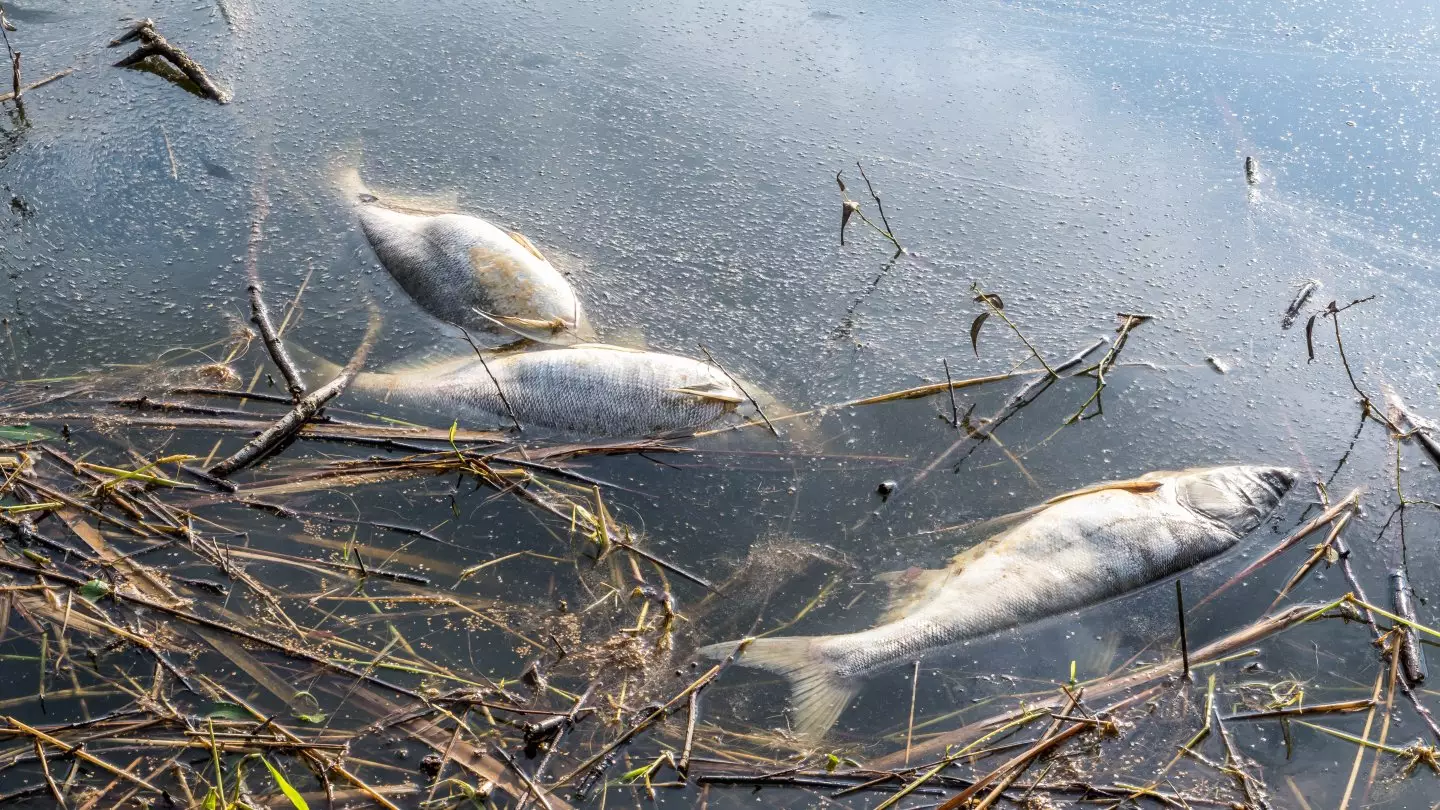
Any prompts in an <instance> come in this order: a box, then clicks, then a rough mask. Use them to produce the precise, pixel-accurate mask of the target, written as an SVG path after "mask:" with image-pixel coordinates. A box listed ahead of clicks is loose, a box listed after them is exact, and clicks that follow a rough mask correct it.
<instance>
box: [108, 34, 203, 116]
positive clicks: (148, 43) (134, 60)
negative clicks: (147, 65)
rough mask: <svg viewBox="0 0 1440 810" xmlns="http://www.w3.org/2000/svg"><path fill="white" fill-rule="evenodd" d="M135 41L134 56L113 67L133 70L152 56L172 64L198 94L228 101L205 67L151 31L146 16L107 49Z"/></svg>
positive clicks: (112, 41)
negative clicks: (136, 46) (138, 45)
mask: <svg viewBox="0 0 1440 810" xmlns="http://www.w3.org/2000/svg"><path fill="white" fill-rule="evenodd" d="M136 40H139V42H140V47H139V48H137V49H136V50H135V52H134V53H132V54H130V55H129V56H127V57H125V58H124V59H121V60H120V61H119V62H116V63H115V67H133V66H136V65H139V64H140V63H141V62H144V61H145V60H146V59H149V58H150V57H152V56H158V57H160V58H161V59H164V60H166V61H168V62H169V63H170V64H171V65H174V66H175V67H176V68H177V69H178V70H179V71H180V72H181V73H182V74H184V77H185V78H186V79H189V80H190V81H191V82H192V83H194V85H195V88H196V90H197V91H198V92H199V93H200V95H202V96H204V97H205V98H208V99H210V100H211V101H216V102H219V103H221V104H228V103H229V102H230V94H229V93H227V92H225V91H224V90H222V89H220V86H219V85H217V84H215V82H214V81H213V80H211V78H210V74H208V73H206V72H205V68H203V67H201V66H200V63H199V62H196V61H195V60H194V59H192V58H190V55H189V54H187V53H185V51H184V50H183V49H181V48H180V47H178V46H176V45H174V44H172V43H171V42H170V41H169V40H167V39H165V37H163V36H161V35H160V32H158V31H156V30H155V21H154V20H152V19H149V18H148V17H147V18H146V19H143V20H141V21H140V22H138V23H135V25H134V26H132V27H131V28H130V30H129V31H127V32H125V33H124V34H122V35H121V36H120V37H118V38H116V39H114V40H111V42H110V47H112V48H115V47H118V46H120V45H124V44H125V43H127V42H134V41H136Z"/></svg>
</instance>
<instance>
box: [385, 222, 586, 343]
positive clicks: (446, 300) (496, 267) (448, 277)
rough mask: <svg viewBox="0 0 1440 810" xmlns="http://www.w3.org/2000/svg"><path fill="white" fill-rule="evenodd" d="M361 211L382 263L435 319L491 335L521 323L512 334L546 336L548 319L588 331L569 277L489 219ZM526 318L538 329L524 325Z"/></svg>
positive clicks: (569, 328) (566, 327) (512, 329)
mask: <svg viewBox="0 0 1440 810" xmlns="http://www.w3.org/2000/svg"><path fill="white" fill-rule="evenodd" d="M359 213H360V224H361V227H362V229H363V230H364V232H365V237H366V239H367V240H368V241H369V242H370V246H371V247H372V248H373V249H374V250H375V255H376V256H377V257H379V259H380V263H381V264H383V265H384V266H385V269H386V270H388V271H389V272H390V275H391V276H393V277H394V278H395V280H396V282H397V283H399V284H400V286H401V288H403V289H404V290H405V292H406V293H408V294H409V295H410V297H411V298H413V299H415V302H416V303H418V304H419V305H420V306H421V307H422V308H423V309H425V311H427V312H429V313H430V314H432V315H434V316H435V317H437V318H439V319H441V320H443V321H447V322H449V323H453V324H458V325H460V326H464V327H466V328H467V329H475V330H479V331H483V332H487V333H493V332H496V331H497V330H500V331H504V330H501V329H500V327H499V325H498V324H496V323H495V321H494V320H492V319H495V320H499V321H501V323H506V322H507V319H508V321H510V322H515V323H516V324H517V325H516V326H515V327H513V328H511V329H510V331H514V332H515V333H517V334H523V335H524V336H526V337H531V336H532V334H536V333H538V332H542V331H543V328H542V327H539V326H538V324H542V323H546V322H549V323H554V324H557V325H558V327H559V328H560V329H563V330H569V331H574V332H577V333H581V334H588V333H589V324H588V321H587V319H586V316H585V313H584V310H583V308H582V307H581V305H580V302H579V300H578V299H577V298H576V296H575V291H574V289H573V288H572V287H571V286H570V282H569V280H567V279H566V278H565V276H564V275H562V274H561V273H560V271H559V270H556V269H555V267H554V266H553V265H551V264H550V263H549V262H548V261H545V260H544V259H542V258H540V257H539V256H537V255H535V254H534V253H533V252H531V251H530V250H528V249H527V248H526V247H525V246H524V245H522V244H521V243H520V242H519V241H517V240H516V239H515V238H514V237H513V236H511V235H510V234H508V233H506V232H505V231H502V230H501V229H499V228H498V227H496V226H494V225H492V224H490V223H489V222H486V221H485V220H483V219H480V218H478V217H472V216H467V215H464V214H441V215H438V216H419V215H414V214H406V213H401V212H399V211H391V210H389V209H386V208H382V207H379V206H375V205H365V206H361V208H360V212H359ZM476 310H479V312H477V311H476ZM481 313H484V314H481ZM487 315H488V316H489V317H488V318H487V317H486V316H487ZM520 321H532V322H534V324H531V325H530V326H529V328H526V327H525V326H520V325H518V324H519V322H520Z"/></svg>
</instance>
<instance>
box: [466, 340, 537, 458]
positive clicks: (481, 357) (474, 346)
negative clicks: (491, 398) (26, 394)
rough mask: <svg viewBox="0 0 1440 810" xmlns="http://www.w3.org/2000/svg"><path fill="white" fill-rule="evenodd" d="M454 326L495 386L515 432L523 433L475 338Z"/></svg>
mask: <svg viewBox="0 0 1440 810" xmlns="http://www.w3.org/2000/svg"><path fill="white" fill-rule="evenodd" d="M454 326H455V328H456V329H459V330H460V333H461V334H462V335H464V336H465V342H466V343H469V344H470V348H472V349H474V350H475V357H476V358H477V359H478V360H479V361H480V367H481V368H483V369H485V376H487V377H489V378H490V383H491V385H494V386H495V393H497V394H499V395H500V404H501V405H504V406H505V413H506V415H507V416H509V417H510V421H511V422H514V423H515V432H516V433H524V432H525V428H524V427H521V425H520V419H519V418H518V417H516V416H515V409H514V408H512V407H510V400H509V399H508V398H507V397H506V396H505V389H504V388H501V387H500V381H499V380H498V379H496V378H495V374H494V373H493V372H492V371H490V364H489V363H488V362H486V360H485V353H484V352H482V351H480V346H479V344H477V343H476V342H475V338H473V337H471V336H470V330H469V329H466V328H465V327H463V326H461V325H460V324H458V323H457V324H454Z"/></svg>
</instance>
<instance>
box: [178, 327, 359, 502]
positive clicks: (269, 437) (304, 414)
mask: <svg viewBox="0 0 1440 810" xmlns="http://www.w3.org/2000/svg"><path fill="white" fill-rule="evenodd" d="M379 331H380V316H379V314H378V313H376V312H374V311H372V312H371V313H370V323H369V326H368V327H367V328H366V330H365V337H364V339H362V340H361V341H360V345H359V346H358V347H356V349H355V354H353V355H352V356H351V357H350V362H348V363H346V364H345V368H343V369H341V370H340V374H339V375H338V376H336V377H335V379H333V380H331V381H330V382H328V383H326V384H325V385H323V386H321V387H319V388H317V389H315V391H314V392H313V393H311V394H309V395H308V396H306V397H305V398H304V399H301V400H300V401H299V402H298V403H296V404H295V407H294V408H293V409H292V410H291V411H290V412H289V413H287V414H285V415H284V416H282V417H280V420H279V421H277V422H276V423H275V424H273V425H271V426H270V427H269V428H266V429H265V431H264V432H262V433H261V434H260V435H259V436H256V437H255V438H253V439H251V440H250V441H249V442H247V443H246V444H245V446H244V447H241V448H240V449H239V450H237V451H235V453H234V454H233V455H231V456H230V457H229V458H226V459H223V460H221V461H219V462H217V463H216V464H215V465H214V466H213V467H211V468H210V469H208V470H206V472H207V473H209V474H210V475H213V476H215V477H216V478H227V477H229V476H231V475H233V474H235V473H236V472H238V471H240V470H243V469H245V468H246V467H248V466H250V465H251V464H254V463H255V462H257V461H259V460H260V459H262V458H264V457H265V456H268V455H270V454H271V453H273V452H275V450H276V449H278V448H279V447H281V446H282V445H284V444H286V443H288V442H289V441H290V440H291V439H293V438H294V437H295V434H296V433H298V432H299V431H300V428H302V427H304V426H305V423H306V422H309V421H310V420H311V419H312V418H313V417H314V416H315V414H316V413H318V412H319V410H320V409H321V408H322V407H324V405H325V403H327V402H329V401H330V400H332V399H334V398H335V397H336V396H339V394H340V393H341V392H342V391H344V390H345V388H346V387H348V386H349V385H350V381H351V380H353V379H355V375H356V374H358V373H359V372H360V367H361V366H363V365H365V361H366V359H368V358H369V356H370V349H371V347H372V346H374V345H375V335H376V334H377V333H379Z"/></svg>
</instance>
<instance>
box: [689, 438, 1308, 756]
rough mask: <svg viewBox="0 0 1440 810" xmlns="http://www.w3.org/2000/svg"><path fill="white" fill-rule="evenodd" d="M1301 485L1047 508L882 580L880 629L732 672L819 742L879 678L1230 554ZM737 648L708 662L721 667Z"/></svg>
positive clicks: (1163, 484) (1283, 476)
mask: <svg viewBox="0 0 1440 810" xmlns="http://www.w3.org/2000/svg"><path fill="white" fill-rule="evenodd" d="M1294 482H1295V474H1294V473H1293V472H1292V471H1290V470H1287V469H1283V468H1280V467H1260V466H1233V467H1213V468H1208V469H1195V470H1186V471H1181V472H1153V473H1149V474H1147V475H1144V476H1142V477H1140V478H1138V479H1135V480H1132V481H1121V482H1112V483H1107V484H1098V485H1095V486H1091V487H1087V488H1085V489H1081V490H1077V491H1075V492H1071V493H1067V494H1065V495H1061V496H1059V497H1057V498H1052V499H1051V500H1049V501H1047V502H1046V503H1044V504H1041V505H1040V506H1039V507H1036V508H1035V509H1034V510H1031V511H1030V512H1029V513H1027V514H1026V516H1025V518H1024V520H1023V522H1021V523H1019V524H1017V525H1014V526H1012V527H1011V528H1009V529H1007V530H1005V531H1003V532H1001V533H999V534H997V535H995V536H993V537H991V538H990V539H988V540H985V541H984V542H982V543H980V544H978V545H976V546H974V547H972V548H969V549H966V550H965V551H963V552H961V553H960V554H958V555H957V556H956V557H955V558H954V560H953V561H952V562H951V563H950V565H949V566H948V567H947V568H945V569H942V570H938V571H931V570H922V569H911V570H910V571H906V572H902V573H899V574H890V575H883V576H882V577H881V579H883V580H884V581H886V582H888V583H889V584H890V587H891V601H890V606H889V609H888V610H887V611H886V613H885V615H884V616H883V617H882V618H881V621H882V624H880V625H879V626H877V627H874V628H872V629H870V630H865V631H862V632H858V633H848V634H844V635H833V636H812V637H802V636H794V637H788V638H786V637H781V638H760V639H755V640H754V641H752V642H751V643H750V645H749V646H748V647H747V648H746V649H745V650H744V652H743V654H742V655H741V657H740V658H739V660H738V661H737V663H739V664H740V665H742V666H749V667H758V668H760V669H765V670H769V671H771V672H776V673H779V674H781V675H784V676H785V677H786V678H787V679H788V680H789V681H790V684H791V689H792V693H791V702H792V704H793V710H794V721H795V722H794V726H795V729H796V730H797V732H798V733H799V734H800V735H801V736H804V737H807V738H810V739H819V738H820V737H823V736H824V734H825V732H826V731H828V730H829V729H830V727H831V726H832V725H834V723H835V721H836V720H837V719H838V718H839V716H840V712H841V711H843V710H844V708H845V706H846V705H847V704H848V703H849V702H850V700H851V698H853V697H854V696H855V694H856V693H857V692H858V691H859V690H860V687H861V685H862V684H863V683H864V681H865V679H866V678H868V677H869V676H871V675H874V674H875V673H878V672H881V671H884V670H887V669H890V668H893V667H896V666H899V665H902V664H905V663H908V662H911V661H915V660H916V659H918V658H920V657H921V656H924V655H927V654H930V653H934V652H936V651H939V650H943V649H944V648H946V647H950V646H951V645H955V644H959V643H961V642H965V641H969V640H971V639H976V638H981V637H984V636H988V635H991V634H994V633H997V632H1000V631H1002V630H1007V629H1010V628H1013V627H1017V626H1019V625H1023V624H1028V623H1030V622H1035V621H1039V620H1041V619H1046V618H1050V617H1053V616H1059V615H1062V614H1065V613H1069V612H1071V611H1075V610H1080V609H1082V608H1086V607H1090V606H1092V605H1096V604H1099V603H1101V602H1104V601H1106V600H1108V599H1112V598H1114V597H1117V596H1120V595H1122V594H1126V593H1129V592H1131V591H1134V590H1137V589H1139V588H1142V587H1145V586H1146V585H1151V584H1154V583H1156V582H1159V581H1161V580H1164V579H1165V578H1167V577H1170V576H1173V575H1175V574H1178V573H1180V572H1181V571H1184V570H1185V569H1187V568H1189V567H1191V566H1193V565H1197V564H1199V563H1201V562H1204V561H1205V560H1208V559H1210V558H1212V557H1215V556H1216V555H1218V554H1221V553H1222V552H1224V551H1226V550H1228V549H1230V548H1231V547H1233V546H1234V545H1235V544H1236V543H1238V542H1239V541H1240V538H1241V537H1243V536H1245V535H1246V534H1247V533H1249V532H1250V531H1251V530H1253V529H1254V528H1255V527H1257V526H1259V525H1260V523H1261V522H1262V521H1263V520H1265V518H1266V516H1268V515H1269V514H1270V513H1271V511H1273V510H1274V508H1275V506H1276V505H1277V504H1279V503H1280V500H1281V498H1283V497H1284V496H1285V493H1286V492H1288V491H1289V490H1290V487H1291V486H1292V485H1293V484H1294ZM736 644H737V642H734V641H729V642H725V643H722V644H713V645H711V646H708V647H704V648H702V649H701V650H700V654H702V655H705V656H708V657H711V658H722V657H724V656H727V655H729V654H730V653H731V652H732V651H733V650H735V648H736Z"/></svg>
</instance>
